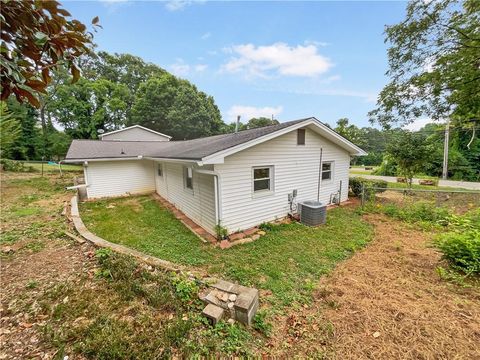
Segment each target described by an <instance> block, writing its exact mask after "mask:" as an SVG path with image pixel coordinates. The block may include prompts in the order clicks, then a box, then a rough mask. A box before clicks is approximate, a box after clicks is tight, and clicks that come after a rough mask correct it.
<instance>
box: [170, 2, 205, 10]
mask: <svg viewBox="0 0 480 360" xmlns="http://www.w3.org/2000/svg"><path fill="white" fill-rule="evenodd" d="M204 2H205V1H204V0H170V1H167V2H165V8H166V9H167V10H168V11H178V10H183V9H184V8H185V7H187V6H190V5H193V4H202V3H204Z"/></svg>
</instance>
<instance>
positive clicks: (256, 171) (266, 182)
mask: <svg viewBox="0 0 480 360" xmlns="http://www.w3.org/2000/svg"><path fill="white" fill-rule="evenodd" d="M272 190H273V166H258V167H254V168H253V192H254V193H256V192H268V191H272Z"/></svg>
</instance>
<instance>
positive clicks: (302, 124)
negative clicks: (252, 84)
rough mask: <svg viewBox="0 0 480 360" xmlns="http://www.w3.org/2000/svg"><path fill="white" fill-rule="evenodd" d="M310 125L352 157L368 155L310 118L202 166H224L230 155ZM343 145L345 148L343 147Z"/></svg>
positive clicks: (216, 156)
mask: <svg viewBox="0 0 480 360" xmlns="http://www.w3.org/2000/svg"><path fill="white" fill-rule="evenodd" d="M308 125H315V126H316V127H318V128H319V129H321V130H323V131H325V132H326V133H327V134H328V135H330V136H332V137H333V138H334V139H335V140H336V141H334V143H336V144H338V145H339V146H341V147H342V148H344V149H345V148H348V149H346V151H348V152H349V153H350V155H366V154H367V153H366V152H365V151H363V150H362V149H360V148H359V147H358V146H356V145H355V144H353V143H351V142H350V141H348V140H347V139H345V138H344V137H343V136H341V135H340V134H337V133H336V132H335V131H333V130H332V129H330V128H329V127H328V126H325V125H323V124H322V123H321V122H320V121H318V120H317V119H315V118H310V119H307V120H305V121H302V122H300V123H298V124H295V125H292V126H289V127H286V128H284V129H281V130H279V131H276V132H274V133H271V134H267V135H264V136H261V137H259V138H256V139H253V140H251V141H248V142H246V143H243V144H239V145H237V146H234V147H232V148H229V149H225V150H223V151H219V152H217V153H215V154H212V155H209V156H206V157H204V158H203V159H202V164H205V165H207V164H223V163H224V161H225V157H226V156H229V155H232V154H235V153H237V152H239V151H242V150H245V149H248V148H250V147H252V146H254V145H258V144H261V143H263V142H265V141H268V140H271V139H273V138H276V137H277V136H281V135H283V134H286V133H289V132H290V131H293V130H296V129H300V128H303V127H305V126H308ZM342 145H343V146H342Z"/></svg>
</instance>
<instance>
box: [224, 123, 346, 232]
mask: <svg viewBox="0 0 480 360" xmlns="http://www.w3.org/2000/svg"><path fill="white" fill-rule="evenodd" d="M320 148H322V149H323V152H322V153H323V154H322V161H323V162H328V161H332V162H333V164H334V165H333V167H334V170H333V179H332V180H331V181H324V182H322V184H321V192H320V201H321V202H323V203H329V202H330V196H331V194H333V193H335V192H337V191H338V190H339V188H340V181H342V195H341V201H345V200H347V198H348V174H349V165H350V155H349V154H348V152H346V151H345V150H343V149H342V148H340V147H339V146H337V145H335V144H334V143H332V142H330V141H328V140H326V139H324V138H322V137H320V136H319V135H318V134H316V133H315V132H313V131H312V130H310V129H307V130H306V133H305V145H297V132H296V131H291V132H289V133H287V134H285V135H281V136H279V137H277V138H274V139H272V140H269V141H267V142H265V143H262V144H259V145H256V146H254V147H252V148H249V149H246V150H244V151H241V152H239V153H236V154H233V155H231V156H228V157H226V158H225V162H224V163H223V164H216V165H215V171H217V172H218V173H219V174H220V176H221V187H220V189H221V199H222V213H221V221H222V225H223V226H225V227H226V228H227V229H228V230H229V232H234V231H237V230H243V229H247V228H250V227H253V226H256V225H259V224H260V223H262V222H266V221H272V220H275V219H276V218H282V217H284V216H286V215H288V212H289V204H288V194H289V193H291V192H292V191H293V190H294V189H296V190H297V191H298V195H297V201H298V202H301V201H305V200H316V199H317V189H318V171H319V163H320ZM254 166H273V167H274V179H273V191H272V192H271V193H268V194H254V192H253V186H252V181H253V179H252V177H253V174H252V167H254Z"/></svg>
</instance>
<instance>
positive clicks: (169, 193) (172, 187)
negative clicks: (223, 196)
mask: <svg viewBox="0 0 480 360" xmlns="http://www.w3.org/2000/svg"><path fill="white" fill-rule="evenodd" d="M155 169H156V168H155ZM205 169H211V167H210V168H207V167H205ZM155 177H156V180H155V182H156V191H157V193H158V194H159V195H160V196H162V197H163V198H165V199H167V200H168V201H169V202H171V203H172V204H173V205H175V206H176V207H177V208H178V209H180V210H181V211H182V212H184V213H185V215H187V216H188V217H189V218H191V219H192V220H193V221H195V222H196V223H197V224H198V225H200V226H202V227H203V228H204V229H205V230H207V231H208V232H210V233H211V234H214V233H215V193H214V178H213V176H211V175H205V174H199V173H197V172H195V171H194V173H193V191H192V190H191V189H186V188H185V187H184V183H183V165H182V164H178V163H166V162H165V163H163V176H161V177H160V176H158V174H157V172H156V170H155Z"/></svg>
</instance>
